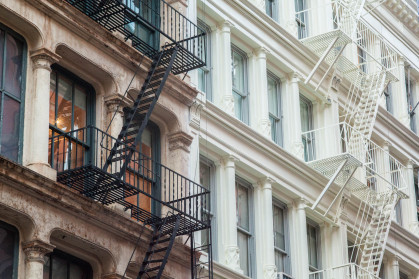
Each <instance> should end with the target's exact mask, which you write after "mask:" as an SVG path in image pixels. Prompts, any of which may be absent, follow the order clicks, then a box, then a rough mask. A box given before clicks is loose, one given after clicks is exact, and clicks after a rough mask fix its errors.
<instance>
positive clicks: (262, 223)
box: [254, 177, 276, 279]
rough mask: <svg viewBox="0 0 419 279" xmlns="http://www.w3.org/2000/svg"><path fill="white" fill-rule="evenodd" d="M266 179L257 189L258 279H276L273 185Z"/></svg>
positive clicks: (270, 180) (259, 183) (269, 179)
mask: <svg viewBox="0 0 419 279" xmlns="http://www.w3.org/2000/svg"><path fill="white" fill-rule="evenodd" d="M273 182H274V181H273V180H272V179H271V178H269V177H266V178H264V179H263V180H261V181H260V182H258V185H256V187H255V191H254V194H255V198H254V200H255V227H256V249H257V251H256V254H257V255H260V256H258V257H256V265H257V266H258V267H261V268H258V269H257V273H258V276H257V277H258V278H264V279H275V278H276V266H275V251H274V233H273V231H274V229H273V212H272V183H273Z"/></svg>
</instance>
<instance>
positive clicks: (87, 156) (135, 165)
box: [50, 0, 212, 279]
mask: <svg viewBox="0 0 419 279" xmlns="http://www.w3.org/2000/svg"><path fill="white" fill-rule="evenodd" d="M65 1H66V2H67V3H68V4H70V5H71V6H73V7H75V8H76V9H78V10H79V11H80V12H82V13H84V14H85V15H86V16H88V17H90V18H91V19H93V20H94V21H95V22H96V23H98V24H100V25H101V26H102V27H104V28H106V29H107V30H109V31H110V32H119V33H121V34H123V35H124V38H125V41H128V40H130V42H131V44H132V47H133V48H135V49H137V50H138V51H140V52H141V53H142V54H143V55H145V56H147V57H149V58H150V59H151V60H152V63H151V67H150V69H149V72H148V74H147V76H146V78H145V80H144V83H143V85H142V87H141V90H140V92H139V93H138V95H137V96H136V98H135V100H134V102H133V105H132V106H131V107H125V108H123V111H124V117H125V122H124V124H123V127H122V129H121V131H120V133H119V135H118V137H117V138H113V137H112V136H110V135H108V134H106V132H103V131H101V130H99V129H97V128H96V127H93V126H88V127H85V128H81V129H78V130H75V131H71V132H69V133H65V134H60V135H57V136H53V137H52V138H51V139H50V145H51V146H50V148H51V153H52V154H53V155H52V156H53V158H52V159H51V165H52V166H53V167H55V168H56V169H57V181H59V182H61V183H63V184H65V185H67V186H69V187H71V188H73V189H75V190H77V191H79V192H80V193H81V194H83V195H85V196H87V197H89V198H91V199H94V200H96V201H99V202H101V203H103V204H105V205H112V204H120V205H122V206H123V207H124V209H125V210H126V211H129V212H130V213H131V217H132V218H133V219H135V220H137V221H139V222H141V223H142V224H143V227H145V226H149V227H151V228H153V235H152V238H151V240H150V242H149V244H148V250H147V252H146V254H145V257H144V260H143V262H142V264H141V267H140V271H139V272H138V275H137V279H141V278H161V277H162V274H163V270H164V268H165V265H166V263H167V261H168V259H169V255H170V252H171V250H172V248H173V245H174V242H175V238H176V237H177V236H181V235H188V236H189V239H190V240H191V241H190V249H191V278H209V279H211V278H212V251H211V237H209V240H208V243H204V244H203V245H199V247H197V244H196V243H195V242H194V238H193V236H194V233H195V232H198V231H202V230H208V231H209V235H211V221H210V219H209V217H208V216H207V215H206V214H204V212H205V210H208V208H209V191H208V190H207V189H206V188H204V187H203V186H201V185H199V184H197V183H195V182H193V181H191V180H189V179H188V178H186V177H184V176H183V175H181V174H179V173H176V172H175V171H173V170H171V169H170V168H167V167H166V166H164V165H162V164H160V163H159V162H158V161H155V160H153V159H152V158H149V157H147V156H146V155H144V154H142V153H141V152H140V151H139V150H140V145H141V137H142V134H143V132H144V130H145V129H146V126H147V123H148V122H149V119H150V116H151V114H152V112H153V109H154V107H155V105H156V103H157V101H158V99H159V96H160V94H161V92H162V90H163V88H164V86H165V83H166V81H167V79H168V77H169V75H170V74H171V73H172V74H175V75H177V74H181V73H187V72H188V71H190V70H193V69H196V68H199V67H202V66H204V65H205V44H206V37H205V32H204V31H203V30H201V29H200V28H199V27H198V26H196V25H195V24H194V23H192V22H190V21H189V20H188V19H187V18H185V17H184V16H183V15H182V14H181V13H179V12H178V11H177V10H175V9H174V8H172V7H171V6H170V5H169V4H168V3H166V2H165V1H164V0H153V1H149V0H137V1H133V2H132V3H131V2H130V1H121V0H65ZM156 2H158V3H156ZM127 3H129V4H127ZM154 4H156V5H155V6H154ZM132 23H135V24H139V25H141V26H143V27H144V28H147V30H151V31H153V32H156V34H157V35H156V36H155V38H158V41H160V42H161V45H162V46H161V47H160V48H156V46H155V45H153V44H151V43H150V42H149V41H145V40H144V38H142V37H140V35H139V34H137V33H136V32H134V31H132V29H130V28H128V25H129V24H132ZM74 146H77V147H76V148H74ZM54 150H55V151H54ZM128 173H131V174H133V175H135V176H136V179H134V180H136V182H135V181H133V180H132V179H131V178H130V175H129V174H128ZM139 182H142V188H141V187H140V185H139ZM151 185H156V187H160V189H159V192H158V193H157V194H153V193H151V192H150V191H149V190H147V188H150V187H151ZM135 195H141V196H142V197H145V198H147V199H149V200H151V203H152V204H154V207H153V206H151V207H152V208H151V209H150V210H148V209H145V208H144V206H143V205H141V204H134V203H132V202H130V199H129V198H130V197H133V196H135ZM138 199H139V200H141V199H140V198H138ZM138 203H139V202H138ZM156 208H157V209H156ZM163 212H164V213H165V214H167V215H166V217H161V216H162V214H163ZM203 252H205V257H203V256H202V255H203V254H204V253H203ZM198 276H199V277H198Z"/></svg>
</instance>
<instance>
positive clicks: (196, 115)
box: [189, 101, 204, 130]
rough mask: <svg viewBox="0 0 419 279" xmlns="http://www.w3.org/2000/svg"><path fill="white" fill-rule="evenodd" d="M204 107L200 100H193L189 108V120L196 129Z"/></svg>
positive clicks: (199, 123)
mask: <svg viewBox="0 0 419 279" xmlns="http://www.w3.org/2000/svg"><path fill="white" fill-rule="evenodd" d="M203 108H204V105H203V104H202V103H201V102H198V101H195V102H194V103H193V104H192V105H191V106H190V108H189V112H190V116H191V119H190V122H189V125H191V127H193V128H195V129H198V130H199V128H200V127H201V112H202V109H203Z"/></svg>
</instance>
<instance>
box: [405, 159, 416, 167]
mask: <svg viewBox="0 0 419 279" xmlns="http://www.w3.org/2000/svg"><path fill="white" fill-rule="evenodd" d="M405 164H406V167H407V168H408V169H412V168H413V167H414V166H415V165H417V163H416V162H415V161H414V160H413V159H407V160H406V162H405Z"/></svg>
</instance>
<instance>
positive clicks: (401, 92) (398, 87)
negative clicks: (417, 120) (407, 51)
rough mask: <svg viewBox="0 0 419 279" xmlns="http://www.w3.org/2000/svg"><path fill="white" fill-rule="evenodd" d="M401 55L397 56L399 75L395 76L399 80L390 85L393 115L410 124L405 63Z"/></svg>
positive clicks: (407, 124)
mask: <svg viewBox="0 0 419 279" xmlns="http://www.w3.org/2000/svg"><path fill="white" fill-rule="evenodd" d="M404 62H405V61H404V59H403V57H399V65H398V72H399V76H398V77H397V78H398V79H399V81H398V82H397V83H395V84H394V85H393V87H392V89H394V91H393V92H394V94H393V96H394V98H393V105H394V116H395V117H396V118H397V119H398V120H399V121H400V122H402V123H403V124H404V125H406V126H408V127H409V125H410V118H409V113H408V104H407V93H406V72H405V64H404Z"/></svg>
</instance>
